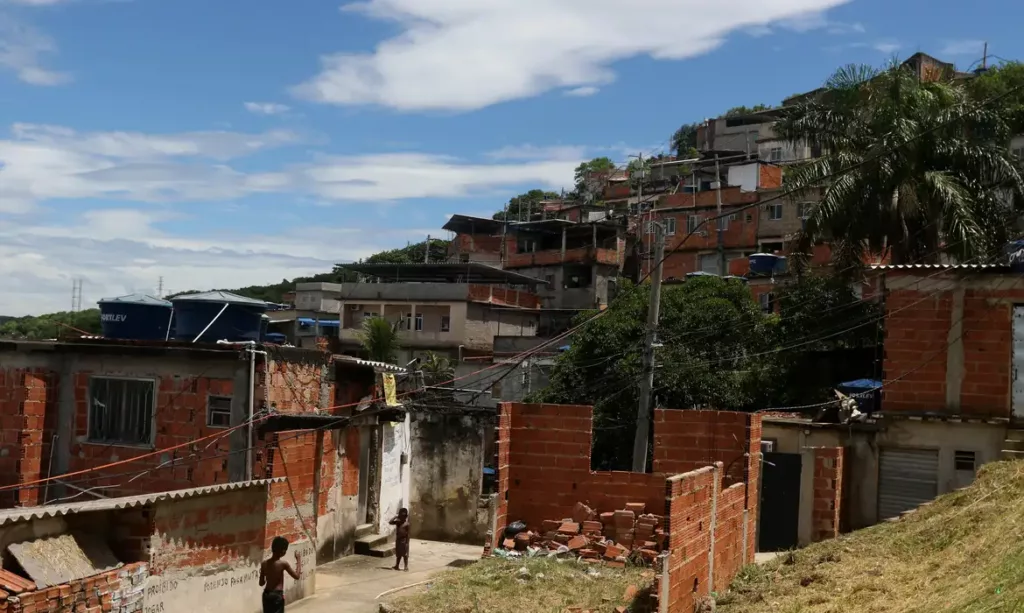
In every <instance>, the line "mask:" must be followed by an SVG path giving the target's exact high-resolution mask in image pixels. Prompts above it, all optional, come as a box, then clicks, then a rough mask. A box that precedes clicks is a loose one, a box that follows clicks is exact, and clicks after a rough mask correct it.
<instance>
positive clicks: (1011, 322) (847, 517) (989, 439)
mask: <svg viewBox="0 0 1024 613" xmlns="http://www.w3.org/2000/svg"><path fill="white" fill-rule="evenodd" d="M876 271H877V272H878V273H880V274H881V279H880V284H881V285H880V287H881V289H882V290H883V291H884V296H885V298H884V300H885V316H886V318H885V346H884V349H885V359H884V377H883V384H884V387H883V388H882V393H881V396H882V398H881V407H880V408H881V410H880V411H878V412H877V413H875V414H873V415H872V419H871V420H870V422H869V423H864V424H853V425H841V426H840V425H835V424H822V423H814V422H812V421H810V420H808V419H798V418H794V417H792V416H766V417H765V419H764V433H763V439H762V440H763V441H765V442H766V443H768V444H769V445H770V447H771V449H772V451H773V452H775V453H779V454H783V455H788V456H793V455H797V456H799V454H801V453H803V452H804V450H805V449H806V448H808V447H814V446H828V447H843V448H844V450H845V468H844V470H845V476H844V479H845V481H844V483H845V484H846V486H845V491H844V499H845V502H844V508H845V509H846V511H845V512H844V518H843V520H844V526H846V527H847V528H849V529H856V528H861V527H864V526H869V525H872V524H874V523H877V522H878V521H882V520H885V519H889V518H892V517H895V516H898V515H899V514H901V513H903V512H905V511H909V510H912V509H914V508H916V507H917V506H918V505H920V504H922V503H924V502H928V501H930V500H932V499H933V498H935V497H936V496H937V495H939V494H944V493H947V492H950V491H952V490H954V489H957V488H959V487H963V486H965V485H968V484H970V483H971V482H972V481H973V479H974V476H975V474H976V473H977V470H978V469H979V468H980V467H981V466H982V465H984V464H986V463H988V462H992V461H995V460H998V459H1000V458H1004V457H1018V456H1020V455H1024V442H1022V440H1024V436H1022V433H1021V431H1020V430H1018V429H1017V425H1018V424H1019V422H1020V420H1021V416H1022V415H1024V401H1022V400H1021V399H1022V398H1024V393H1018V387H1020V385H1019V384H1018V383H1017V382H1016V373H1017V370H1018V369H1019V368H1020V367H1021V366H1022V365H1024V357H1022V355H1021V353H1020V348H1019V347H1018V345H1020V346H1024V344H1021V343H1018V342H1016V339H1024V324H1022V323H1021V322H1024V307H1022V306H1020V305H1021V304H1024V280H1022V279H1021V276H1020V273H1019V272H1018V271H1016V270H1011V269H1010V268H1009V267H1008V266H1002V265H986V266H970V265H963V266H957V265H935V266H931V265H920V266H879V267H876ZM785 461H786V458H783V460H781V462H783V463H784V462H785ZM797 465H799V462H797ZM766 471H767V469H766ZM765 482H766V484H767V482H768V478H767V473H766V480H765ZM766 487H767V486H766ZM795 491H796V493H795V494H793V495H795V496H797V497H800V496H803V497H806V496H808V495H809V494H807V491H806V489H804V490H803V491H801V490H800V488H796V490H795Z"/></svg>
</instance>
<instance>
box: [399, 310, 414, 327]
mask: <svg viewBox="0 0 1024 613" xmlns="http://www.w3.org/2000/svg"><path fill="white" fill-rule="evenodd" d="M399 327H400V328H401V329H403V330H405V331H406V332H408V331H410V330H412V311H409V312H408V313H406V314H404V315H403V316H402V325H401V326H399Z"/></svg>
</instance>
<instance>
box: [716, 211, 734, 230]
mask: <svg viewBox="0 0 1024 613" xmlns="http://www.w3.org/2000/svg"><path fill="white" fill-rule="evenodd" d="M731 218H732V215H726V216H725V217H722V218H720V219H719V220H718V229H719V230H721V231H722V232H725V231H726V230H728V229H729V222H730V221H732V220H731Z"/></svg>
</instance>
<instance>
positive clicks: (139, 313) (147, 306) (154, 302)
mask: <svg viewBox="0 0 1024 613" xmlns="http://www.w3.org/2000/svg"><path fill="white" fill-rule="evenodd" d="M98 304H99V307H100V326H102V328H103V336H105V337H107V338H120V339H128V340H140V341H162V340H165V339H166V338H167V327H168V326H169V325H170V324H171V321H170V320H171V313H172V311H171V303H170V302H167V301H166V300H161V299H159V298H154V297H153V296H147V295H145V294H130V295H128V296H119V297H117V298H104V299H102V300H100V301H99V303H98Z"/></svg>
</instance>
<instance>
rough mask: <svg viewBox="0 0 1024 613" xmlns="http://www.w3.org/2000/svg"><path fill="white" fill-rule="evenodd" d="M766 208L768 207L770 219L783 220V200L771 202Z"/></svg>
mask: <svg viewBox="0 0 1024 613" xmlns="http://www.w3.org/2000/svg"><path fill="white" fill-rule="evenodd" d="M765 208H767V209H768V221H782V214H783V211H782V203H781V202H775V203H772V204H769V205H768V206H767V207H765Z"/></svg>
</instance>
